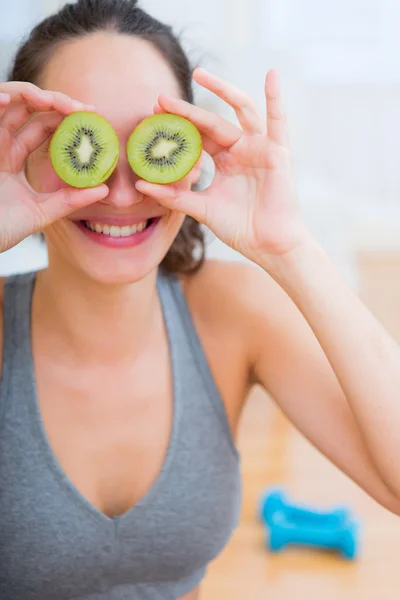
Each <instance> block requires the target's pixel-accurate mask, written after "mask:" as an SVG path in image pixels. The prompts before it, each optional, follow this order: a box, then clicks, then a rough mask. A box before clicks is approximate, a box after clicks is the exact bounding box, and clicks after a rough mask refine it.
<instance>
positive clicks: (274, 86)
mask: <svg viewBox="0 0 400 600" xmlns="http://www.w3.org/2000/svg"><path fill="white" fill-rule="evenodd" d="M265 98H266V103H267V131H268V137H269V138H270V139H272V140H274V141H275V142H277V143H278V144H280V145H282V146H286V147H289V132H288V128H287V122H286V116H285V113H284V111H283V108H282V103H281V96H280V86H279V74H278V71H276V70H274V69H273V70H271V71H269V72H268V73H267V76H266V78H265Z"/></svg>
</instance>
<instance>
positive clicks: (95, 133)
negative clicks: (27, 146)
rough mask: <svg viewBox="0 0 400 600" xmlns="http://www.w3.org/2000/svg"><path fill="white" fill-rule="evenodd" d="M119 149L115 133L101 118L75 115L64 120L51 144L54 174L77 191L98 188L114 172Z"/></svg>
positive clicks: (81, 113)
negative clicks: (77, 189)
mask: <svg viewBox="0 0 400 600" xmlns="http://www.w3.org/2000/svg"><path fill="white" fill-rule="evenodd" d="M119 152H120V147H119V140H118V137H117V134H116V133H115V131H114V129H113V127H112V126H111V125H110V123H109V122H108V121H106V120H105V119H104V118H103V117H100V116H99V115H96V114H95V113H91V112H85V111H81V112H76V113H72V114H71V115H69V116H68V117H66V118H65V119H64V120H63V121H62V123H61V124H60V125H59V127H58V129H57V130H56V131H55V133H54V135H53V138H52V140H51V144H50V160H51V162H52V165H53V168H54V170H55V172H56V173H57V175H58V176H59V177H60V178H61V179H62V180H63V181H65V182H66V183H68V184H69V185H71V186H73V187H76V188H89V187H95V186H97V185H100V184H101V183H103V182H104V181H106V179H108V178H109V177H110V175H111V173H112V172H113V171H114V169H115V167H116V165H117V162H118V157H119Z"/></svg>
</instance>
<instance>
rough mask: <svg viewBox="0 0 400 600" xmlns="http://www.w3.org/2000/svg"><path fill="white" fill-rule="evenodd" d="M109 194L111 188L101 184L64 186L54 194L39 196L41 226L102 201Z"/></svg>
mask: <svg viewBox="0 0 400 600" xmlns="http://www.w3.org/2000/svg"><path fill="white" fill-rule="evenodd" d="M108 194H109V188H108V187H107V186H106V185H104V184H103V185H101V186H98V187H95V188H88V189H85V190H78V189H75V188H71V187H66V188H62V189H61V190H59V191H58V192H55V193H54V194H48V195H46V196H42V197H39V202H40V204H39V208H40V212H41V216H42V222H41V228H44V227H47V226H48V225H51V223H54V221H58V219H62V218H63V217H66V216H67V215H69V214H71V213H73V212H74V211H76V210H78V209H80V208H84V207H85V206H90V205H91V204H94V203H95V202H100V200H103V199H104V198H106V197H107V196H108Z"/></svg>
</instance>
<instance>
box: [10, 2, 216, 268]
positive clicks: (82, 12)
mask: <svg viewBox="0 0 400 600" xmlns="http://www.w3.org/2000/svg"><path fill="white" fill-rule="evenodd" d="M103 30H111V31H115V32H117V33H121V34H125V35H132V36H135V37H138V38H141V39H143V40H147V41H149V42H151V43H152V44H153V45H154V46H155V47H156V48H157V49H158V50H159V52H160V53H161V54H162V56H163V57H164V58H165V59H166V60H167V62H168V64H169V66H170V67H171V69H172V71H173V73H174V75H175V77H176V79H177V81H178V83H179V86H180V89H181V93H182V96H183V98H184V99H185V100H187V101H188V102H191V103H193V89H192V68H191V66H190V63H189V60H188V58H187V56H186V54H185V52H184V50H183V48H182V45H181V43H180V41H179V39H178V38H177V36H176V35H175V34H174V33H173V31H172V28H171V27H169V26H168V25H165V24H164V23H161V22H160V21H157V20H156V19H154V18H153V17H151V16H150V15H149V14H147V13H146V12H144V11H143V10H142V9H141V8H139V7H138V6H137V0H78V2H76V3H75V4H67V5H65V6H64V7H63V8H62V9H61V10H60V11H59V12H57V13H56V14H54V15H51V16H50V17H48V18H47V19H44V20H43V21H42V22H41V23H39V24H38V25H37V26H36V27H35V28H34V29H33V30H32V32H31V33H30V35H29V37H28V39H27V40H26V41H25V42H24V43H23V44H22V45H21V47H20V48H19V50H18V52H17V54H16V56H15V59H14V63H13V65H12V67H11V69H10V72H9V76H8V78H9V80H10V81H26V82H30V83H34V84H37V82H38V81H39V78H40V75H41V73H42V71H43V69H44V67H45V65H46V64H47V63H48V62H49V60H50V59H51V56H52V54H53V52H54V51H55V50H56V49H57V47H58V46H59V45H60V44H61V43H63V42H65V41H69V40H71V39H74V38H79V37H83V36H85V35H88V34H90V33H94V32H96V31H103ZM204 258H205V240H204V232H203V230H202V228H201V226H200V224H199V223H198V222H197V221H195V220H194V219H192V218H191V217H186V218H185V221H184V222H183V225H182V227H181V229H180V231H179V233H178V235H177V237H176V239H175V241H174V242H173V244H172V246H171V248H170V249H169V251H168V253H167V255H166V257H165V258H164V260H163V262H162V263H161V266H162V267H163V268H164V269H165V270H166V271H169V272H173V273H193V272H195V271H197V270H198V269H199V268H200V267H201V265H202V264H203V262H204Z"/></svg>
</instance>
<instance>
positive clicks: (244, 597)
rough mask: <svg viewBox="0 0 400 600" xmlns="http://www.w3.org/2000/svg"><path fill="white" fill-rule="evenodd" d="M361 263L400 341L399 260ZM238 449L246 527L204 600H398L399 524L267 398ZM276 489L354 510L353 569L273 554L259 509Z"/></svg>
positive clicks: (372, 258)
mask: <svg viewBox="0 0 400 600" xmlns="http://www.w3.org/2000/svg"><path fill="white" fill-rule="evenodd" d="M358 262H359V267H360V273H361V286H362V291H361V294H362V296H363V299H364V301H365V302H366V303H367V305H368V306H369V307H370V309H371V310H372V312H373V313H374V314H375V315H376V316H377V317H378V318H379V319H380V321H381V322H382V323H384V325H385V326H386V327H387V328H388V329H389V330H390V331H391V333H392V334H393V335H394V336H395V337H396V339H398V340H399V341H400V256H398V255H392V256H388V255H380V256H379V255H368V254H363V255H362V256H360V257H359V261H358ZM399 394H400V390H399ZM399 398H400V396H399ZM399 435H400V432H399ZM238 445H239V449H240V451H241V455H242V473H243V482H244V498H243V509H242V519H241V523H240V526H239V527H238V529H237V530H236V532H235V533H234V535H233V538H232V540H231V542H230V544H229V545H228V547H227V548H226V550H225V551H224V553H223V554H222V555H221V556H220V557H219V558H218V559H217V560H216V561H215V562H214V563H213V564H212V565H211V567H210V569H209V573H208V576H207V578H206V581H205V584H204V585H203V590H202V594H201V599H202V600H225V599H227V600H266V599H268V600H289V599H290V600H292V599H301V600H303V599H304V600H305V599H311V600H314V599H315V600H317V599H318V600H320V599H323V600H350V599H351V600H392V599H394V598H398V597H399V595H400V518H399V517H396V516H395V515H392V514H391V513H389V512H388V511H386V510H385V509H383V508H382V507H380V506H379V505H378V504H377V503H376V502H375V501H373V500H372V499H371V498H369V497H368V496H367V495H366V494H365V493H364V492H363V491H362V490H360V489H359V488H358V487H357V486H356V485H355V484H353V483H352V482H351V481H350V480H349V479H348V478H347V477H346V476H344V475H343V474H342V473H340V472H339V471H338V470H337V469H336V468H335V467H333V466H332V465H331V464H330V463H329V462H328V461H327V460H326V459H325V458H324V457H322V456H321V455H320V454H319V453H318V452H317V451H316V450H315V449H314V448H313V447H312V446H311V445H310V444H309V443H308V442H307V441H306V440H304V439H303V438H302V437H301V436H300V435H299V434H298V433H297V432H296V431H295V430H294V428H293V427H292V425H291V424H290V423H288V421H287V420H286V419H285V418H284V417H283V416H282V415H281V413H280V412H279V411H278V410H277V409H276V408H275V406H274V405H273V403H272V402H271V400H270V399H269V398H268V397H267V396H266V394H265V393H264V392H262V391H261V390H255V391H254V393H253V394H252V396H251V398H250V399H249V402H248V405H247V407H246V409H245V412H244V415H243V420H242V423H241V429H240V434H239V441H238ZM399 461H400V457H399ZM272 484H279V485H283V486H285V488H286V489H287V490H288V492H289V493H290V495H291V496H292V498H293V499H295V500H299V501H304V502H308V503H312V504H316V505H318V506H320V507H330V506H331V505H332V504H342V503H345V504H348V505H350V507H351V508H352V509H353V511H354V512H355V513H356V515H357V516H358V517H359V519H360V520H361V524H362V528H361V532H362V543H361V554H360V558H359V560H357V561H356V562H347V561H345V560H344V559H342V558H340V557H339V556H337V555H335V554H329V553H322V552H317V551H312V550H306V549H290V550H286V551H284V552H283V553H282V554H278V555H272V554H270V553H269V552H268V550H267V549H266V548H265V545H264V532H263V527H262V526H261V525H260V524H259V523H258V521H257V518H256V508H257V504H258V499H259V496H260V493H261V492H262V490H263V489H264V488H265V487H267V486H269V485H272Z"/></svg>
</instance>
